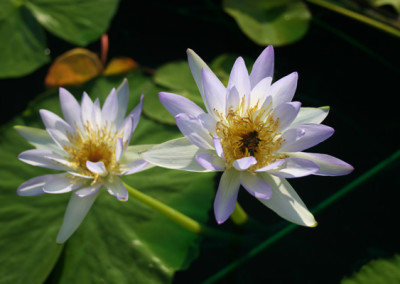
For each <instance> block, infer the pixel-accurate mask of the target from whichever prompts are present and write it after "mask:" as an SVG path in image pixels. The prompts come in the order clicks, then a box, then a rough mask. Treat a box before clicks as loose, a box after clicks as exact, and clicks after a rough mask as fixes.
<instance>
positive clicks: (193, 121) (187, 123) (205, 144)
mask: <svg viewBox="0 0 400 284" xmlns="http://www.w3.org/2000/svg"><path fill="white" fill-rule="evenodd" d="M175 121H176V125H177V126H178V128H179V130H180V131H181V132H182V134H183V135H185V137H186V138H187V139H188V140H190V142H192V143H193V144H194V145H196V146H198V147H199V148H201V149H213V148H214V147H213V143H212V139H211V136H210V133H209V132H208V130H207V129H205V128H204V127H203V125H202V123H201V121H200V120H199V119H197V118H194V117H189V116H188V115H187V114H185V113H181V114H178V115H177V116H176V117H175Z"/></svg>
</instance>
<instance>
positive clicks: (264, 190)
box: [240, 171, 272, 199]
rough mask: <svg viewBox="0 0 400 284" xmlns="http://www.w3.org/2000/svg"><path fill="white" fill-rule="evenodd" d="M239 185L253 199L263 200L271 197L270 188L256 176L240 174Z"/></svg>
mask: <svg viewBox="0 0 400 284" xmlns="http://www.w3.org/2000/svg"><path fill="white" fill-rule="evenodd" d="M240 184H241V185H242V186H243V187H244V188H245V189H246V190H247V191H248V192H249V193H250V194H251V195H253V196H254V197H257V198H263V199H269V198H270V197H271V193H272V190H271V186H270V185H269V184H268V183H267V182H266V181H265V180H263V179H262V178H259V177H258V176H257V175H256V174H253V173H249V172H247V171H244V172H241V173H240Z"/></svg>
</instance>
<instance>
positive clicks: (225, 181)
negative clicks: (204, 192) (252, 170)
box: [214, 168, 240, 224]
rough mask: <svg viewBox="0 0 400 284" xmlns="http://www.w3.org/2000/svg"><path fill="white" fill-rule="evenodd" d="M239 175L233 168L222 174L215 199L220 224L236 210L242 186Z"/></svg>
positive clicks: (215, 209) (217, 218)
mask: <svg viewBox="0 0 400 284" xmlns="http://www.w3.org/2000/svg"><path fill="white" fill-rule="evenodd" d="M239 176H240V174H239V173H238V172H237V171H236V170H235V169H233V168H231V169H229V170H227V171H225V172H224V173H223V174H222V176H221V180H220V182H219V186H218V190H217V195H216V196H215V200H214V213H215V219H216V220H217V222H218V224H222V223H223V222H225V221H226V219H228V218H229V216H230V215H231V214H232V212H233V211H234V210H235V206H236V200H237V196H238V192H239V187H240V183H239Z"/></svg>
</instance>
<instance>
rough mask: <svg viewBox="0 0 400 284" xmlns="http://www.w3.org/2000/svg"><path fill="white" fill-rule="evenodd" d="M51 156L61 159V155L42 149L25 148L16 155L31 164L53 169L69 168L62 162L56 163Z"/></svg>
mask: <svg viewBox="0 0 400 284" xmlns="http://www.w3.org/2000/svg"><path fill="white" fill-rule="evenodd" d="M51 158H56V159H57V158H59V159H61V157H60V156H58V155H56V154H55V153H54V152H53V151H49V150H42V149H32V150H27V151H25V152H22V153H21V154H19V156H18V159H19V160H21V161H22V162H24V163H27V164H29V165H32V166H36V167H42V168H49V169H54V170H69V168H68V167H66V166H65V165H63V164H60V163H57V162H56V161H54V160H52V159H51Z"/></svg>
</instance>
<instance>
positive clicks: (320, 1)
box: [307, 0, 400, 37]
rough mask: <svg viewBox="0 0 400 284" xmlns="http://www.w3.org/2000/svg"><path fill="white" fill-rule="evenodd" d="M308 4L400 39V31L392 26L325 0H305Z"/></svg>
mask: <svg viewBox="0 0 400 284" xmlns="http://www.w3.org/2000/svg"><path fill="white" fill-rule="evenodd" d="M307 1H308V2H310V3H312V4H314V5H318V6H320V7H323V8H326V9H328V10H331V11H334V12H336V13H338V14H341V15H344V16H347V17H349V18H352V19H355V20H358V21H360V22H362V23H365V24H367V25H370V26H372V27H375V28H377V29H379V30H382V31H384V32H387V33H389V34H391V35H394V36H396V37H400V30H399V29H396V28H394V27H392V26H389V25H387V24H384V23H382V22H380V21H378V20H375V19H372V18H370V17H367V16H364V15H362V14H359V13H357V12H354V11H351V10H349V9H346V8H344V7H341V6H339V5H337V4H334V3H332V2H328V1H326V0H307Z"/></svg>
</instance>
